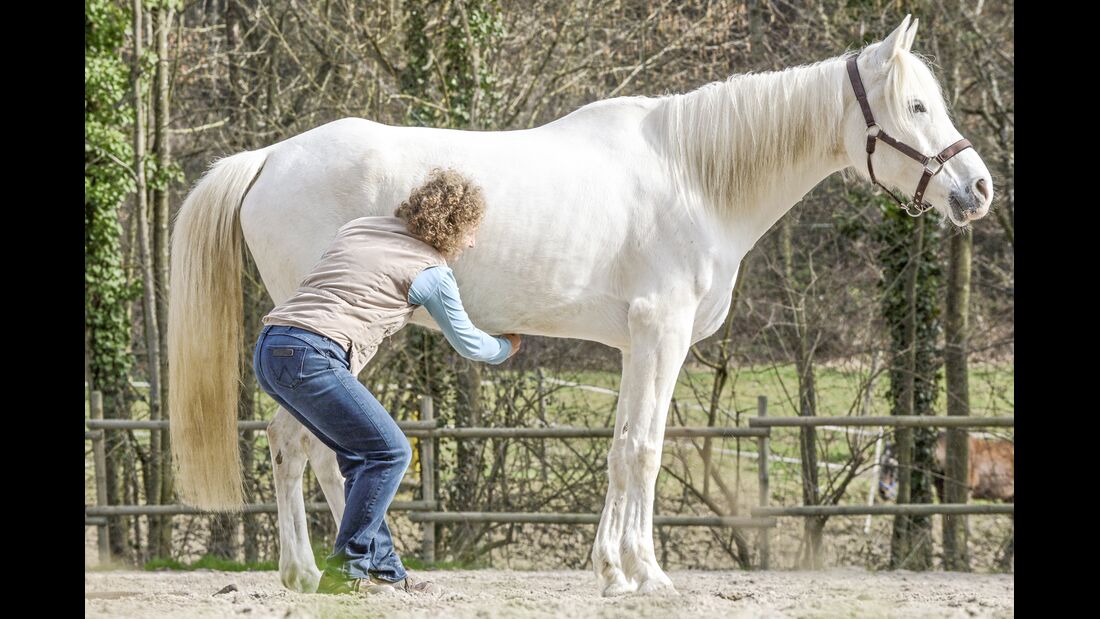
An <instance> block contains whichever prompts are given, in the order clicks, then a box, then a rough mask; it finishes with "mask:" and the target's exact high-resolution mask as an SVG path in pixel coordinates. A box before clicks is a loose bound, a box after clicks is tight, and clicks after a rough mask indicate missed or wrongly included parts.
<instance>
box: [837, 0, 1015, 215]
mask: <svg viewBox="0 0 1100 619" xmlns="http://www.w3.org/2000/svg"><path fill="white" fill-rule="evenodd" d="M916 33H917V20H915V19H914V20H912V22H910V19H909V16H908V15H906V17H905V19H904V20H902V22H901V25H900V26H898V27H897V29H896V30H894V31H893V32H892V33H891V34H890V36H888V37H886V39H885V40H883V41H881V42H878V43H873V44H871V45H869V46H867V47H866V48H864V49H863V50H862V51H861V52H860V53H859V54H858V55H857V56H854V57H850V58H849V67H848V78H849V82H850V84H849V87H850V88H851V91H849V92H853V93H855V97H853V98H852V100H851V104H850V105H848V106H847V107H846V110H845V115H844V127H843V133H844V148H845V151H846V153H847V155H848V157H849V159H850V163H851V165H852V166H853V167H855V168H856V170H858V172H859V173H860V174H861V175H863V176H866V177H867V178H869V179H870V180H871V181H872V182H875V183H876V184H878V185H880V186H882V187H883V188H884V189H887V191H889V189H888V188H887V187H886V185H890V186H892V187H894V188H895V189H896V190H897V191H899V192H901V195H902V196H903V198H905V199H906V202H907V203H906V204H903V205H902V206H903V208H905V209H906V211H907V212H909V214H910V215H916V214H919V213H921V212H923V211H926V210H929V209H931V208H935V209H936V210H937V211H939V212H940V214H941V215H943V216H944V217H946V218H948V219H950V220H951V221H952V222H953V223H954V224H955V225H956V226H959V227H963V226H966V225H967V224H968V223H969V222H971V221H974V220H977V219H981V218H982V217H984V216H985V215H986V213H988V212H989V205H990V203H991V202H992V200H993V180H992V178H991V177H990V174H989V169H988V168H986V165H985V163H983V162H982V159H981V157H979V156H978V153H977V152H975V151H974V149H973V148H972V147H971V146H970V143H969V142H968V141H966V140H965V139H964V138H963V137H962V135H961V134H960V133H959V131H958V129H956V128H955V125H954V124H953V123H952V122H951V118H950V116H949V114H948V110H947V104H946V102H945V101H944V97H943V92H942V90H941V89H940V85H939V83H938V82H937V81H936V78H935V77H934V76H933V74H932V71H931V70H930V69H929V68H928V66H927V65H926V64H925V63H924V61H922V60H921V59H920V58H918V57H917V56H916V55H914V54H913V53H912V52H910V51H909V49H910V47H912V45H913V39H914V37H915V36H916ZM853 65H854V66H855V67H856V68H855V69H853ZM861 88H862V89H863V90H864V93H865V95H864V96H863V97H862V98H861V96H860V95H861V93H860V89H861ZM891 195H894V194H893V193H891ZM910 196H912V198H911V200H910V199H909V197H910ZM894 199H895V200H896V201H898V203H899V204H902V201H901V199H899V198H898V197H897V196H894Z"/></svg>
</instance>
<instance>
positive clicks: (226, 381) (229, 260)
mask: <svg viewBox="0 0 1100 619" xmlns="http://www.w3.org/2000/svg"><path fill="white" fill-rule="evenodd" d="M266 158H267V152H266V150H257V151H248V152H244V153H239V154H236V155H233V156H231V157H226V158H224V159H220V160H218V161H217V162H216V163H215V164H214V165H213V166H211V168H210V169H209V170H207V172H206V174H204V175H203V177H202V178H201V179H200V180H199V182H198V183H197V184H196V185H195V187H194V188H193V189H192V190H191V193H190V194H189V195H188V196H187V199H186V200H184V202H183V206H181V207H180V210H179V214H178V215H177V216H176V221H175V225H174V227H173V231H172V274H171V295H170V300H169V304H168V370H169V382H168V410H169V419H170V422H169V427H170V429H171V430H170V431H171V435H172V456H173V460H174V461H175V464H176V470H175V472H176V483H177V489H178V491H179V495H180V499H181V500H182V501H183V502H184V503H187V504H189V505H194V506H196V507H200V508H203V509H209V510H215V511H225V512H231V511H239V510H240V508H241V505H242V504H243V502H244V488H243V483H242V480H241V462H240V446H239V444H238V441H239V437H238V436H237V397H238V392H239V381H240V367H239V366H240V364H239V362H238V358H239V355H240V347H241V342H240V338H241V321H242V316H241V266H242V258H241V238H242V235H241V227H240V220H239V217H238V215H239V211H240V205H241V201H242V200H243V199H244V196H245V194H246V193H247V192H248V189H249V188H250V187H251V185H252V182H253V181H254V180H255V179H256V177H257V176H258V174H259V172H260V170H261V169H262V168H263V165H264V161H265V160H266Z"/></svg>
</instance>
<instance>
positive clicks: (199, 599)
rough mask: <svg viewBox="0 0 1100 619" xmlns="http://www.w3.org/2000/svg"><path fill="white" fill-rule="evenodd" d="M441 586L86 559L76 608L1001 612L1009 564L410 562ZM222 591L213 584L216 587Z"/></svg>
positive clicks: (164, 614) (288, 614)
mask: <svg viewBox="0 0 1100 619" xmlns="http://www.w3.org/2000/svg"><path fill="white" fill-rule="evenodd" d="M417 575H419V576H424V577H427V578H429V579H430V580H432V581H434V582H436V583H438V584H440V585H442V586H443V587H445V588H446V590H445V592H444V593H443V594H441V595H437V596H436V595H424V594H421V595H409V594H406V593H403V592H401V593H398V592H394V593H387V594H375V595H368V594H365V593H360V594H354V595H351V594H349V595H316V594H313V595H307V594H299V593H293V592H291V591H288V590H286V589H285V588H283V586H282V585H281V584H280V583H279V578H278V575H277V574H276V573H275V572H215V571H209V570H197V571H194V572H140V571H86V572H85V574H84V616H85V617H157V618H158V619H168V618H171V617H188V618H191V617H248V618H250V619H252V618H257V619H258V618H261V617H263V618H266V617H278V618H280V619H282V618H295V619H303V618H318V619H320V618H330V617H331V618H342V617H349V618H350V617H383V616H384V617H431V618H433V619H436V618H440V617H448V618H450V617H623V616H629V617H660V618H662V619H667V618H670V617H692V618H693V619H699V618H700V617H717V616H721V617H1011V616H1013V614H1014V605H1013V592H1014V589H1015V585H1014V579H1013V576H1012V575H1011V574H963V573H946V572H924V573H918V572H908V571H895V572H867V571H865V570H862V569H857V568H836V569H831V570H827V571H822V572H787V571H768V572H728V571H715V572H701V571H672V572H669V576H670V577H671V578H672V581H673V582H674V583H675V585H676V588H677V590H678V591H679V593H680V594H679V595H672V596H668V595H656V594H650V595H632V596H625V597H617V598H603V597H601V596H600V595H599V591H598V590H597V588H596V580H595V577H594V576H593V575H592V574H591V573H590V572H578V571H556V572H546V571H543V572H521V571H501V570H476V571H433V572H419V573H418V574H417ZM227 587H228V588H229V590H228V591H227V592H224V593H219V591H223V590H224V589H226V588H227Z"/></svg>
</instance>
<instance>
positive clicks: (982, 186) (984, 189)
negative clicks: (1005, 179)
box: [974, 178, 989, 202]
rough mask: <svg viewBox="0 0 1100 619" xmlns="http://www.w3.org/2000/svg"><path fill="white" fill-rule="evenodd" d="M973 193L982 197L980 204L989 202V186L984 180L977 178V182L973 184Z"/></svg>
mask: <svg viewBox="0 0 1100 619" xmlns="http://www.w3.org/2000/svg"><path fill="white" fill-rule="evenodd" d="M974 193H976V194H978V195H979V196H981V197H982V202H985V201H987V200H989V185H988V184H987V183H986V182H985V179H984V178H979V179H978V182H976V183H974Z"/></svg>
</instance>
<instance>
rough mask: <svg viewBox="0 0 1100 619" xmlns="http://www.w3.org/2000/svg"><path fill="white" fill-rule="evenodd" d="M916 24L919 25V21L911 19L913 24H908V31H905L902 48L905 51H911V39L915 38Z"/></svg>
mask: <svg viewBox="0 0 1100 619" xmlns="http://www.w3.org/2000/svg"><path fill="white" fill-rule="evenodd" d="M918 23H920V20H919V19H913V23H911V24H909V29H908V30H906V31H905V45H904V46H903V48H904V49H905V51H909V50H911V49H913V39H915V38H917V24H918Z"/></svg>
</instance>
